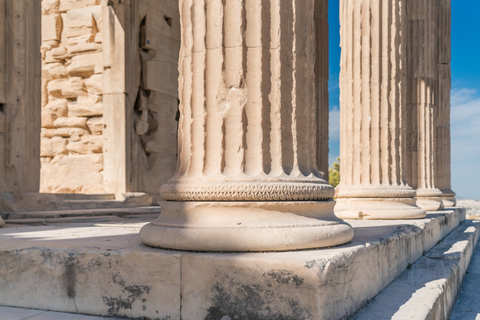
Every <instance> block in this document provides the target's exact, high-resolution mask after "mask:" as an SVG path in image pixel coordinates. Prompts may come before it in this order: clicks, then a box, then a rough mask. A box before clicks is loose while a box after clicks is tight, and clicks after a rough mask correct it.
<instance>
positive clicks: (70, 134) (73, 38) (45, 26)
mask: <svg viewBox="0 0 480 320" xmlns="http://www.w3.org/2000/svg"><path fill="white" fill-rule="evenodd" d="M101 2H102V1H101V0H42V45H41V53H42V131H41V163H42V168H41V187H40V191H41V192H62V193H101V192H104V188H103V174H102V172H103V156H102V153H103V150H102V146H103V136H102V131H103V104H102V100H103V99H102V93H103V91H102V90H103V89H102V81H103V80H102V78H103V75H102V73H103V55H102V23H101V16H102V3H101Z"/></svg>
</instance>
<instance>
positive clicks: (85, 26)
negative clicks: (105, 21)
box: [68, 15, 96, 38]
mask: <svg viewBox="0 0 480 320" xmlns="http://www.w3.org/2000/svg"><path fill="white" fill-rule="evenodd" d="M95 28H96V23H95V19H94V18H93V16H91V15H90V17H88V18H84V19H75V20H72V19H70V20H69V22H68V37H69V38H73V37H79V36H84V35H91V34H95V33H96V29H95Z"/></svg>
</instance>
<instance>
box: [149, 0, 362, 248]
mask: <svg viewBox="0 0 480 320" xmlns="http://www.w3.org/2000/svg"><path fill="white" fill-rule="evenodd" d="M314 9H315V1H314V0H290V1H284V0H230V1H222V0H180V14H181V22H182V44H181V51H180V61H179V65H180V78H179V86H180V92H179V96H180V99H181V105H180V113H181V117H180V123H179V130H178V134H179V151H178V168H177V172H176V174H175V176H174V177H173V178H172V179H171V180H170V181H169V182H168V183H167V184H166V185H164V186H163V187H162V189H161V194H162V196H163V197H164V198H165V199H167V200H170V201H166V202H163V203H162V204H161V206H162V214H161V215H160V217H159V218H158V219H157V220H155V221H153V222H152V223H150V224H148V225H146V226H145V227H144V228H143V229H142V230H141V233H140V237H141V239H142V241H143V242H144V243H146V244H147V245H150V246H155V247H164V248H172V249H180V250H200V251H257V250H262V251H263V250H294V249H305V248H316V247H324V246H332V245H338V244H343V243H345V242H348V241H350V240H351V238H352V237H353V230H352V228H351V227H350V226H349V225H348V224H345V223H343V222H342V221H341V220H339V219H338V218H336V217H335V215H334V214H333V205H334V202H333V201H332V197H333V194H334V190H333V188H332V187H331V186H330V185H328V184H327V183H326V181H325V180H323V179H322V178H321V175H320V173H319V171H318V168H317V155H316V143H317V139H316V125H317V124H316V122H317V120H316V116H315V114H316V101H315V68H313V67H312V66H314V64H315V20H314V12H315V10H314Z"/></svg>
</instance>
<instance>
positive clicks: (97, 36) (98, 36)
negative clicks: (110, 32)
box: [95, 32, 103, 43]
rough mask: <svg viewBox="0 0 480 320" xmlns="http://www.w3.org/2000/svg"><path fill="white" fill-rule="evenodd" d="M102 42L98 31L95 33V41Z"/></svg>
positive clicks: (101, 35) (101, 36)
mask: <svg viewBox="0 0 480 320" xmlns="http://www.w3.org/2000/svg"><path fill="white" fill-rule="evenodd" d="M102 42H103V34H102V33H101V32H98V33H97V34H96V35H95V43H102Z"/></svg>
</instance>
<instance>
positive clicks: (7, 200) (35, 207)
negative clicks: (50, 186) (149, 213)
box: [0, 192, 152, 218]
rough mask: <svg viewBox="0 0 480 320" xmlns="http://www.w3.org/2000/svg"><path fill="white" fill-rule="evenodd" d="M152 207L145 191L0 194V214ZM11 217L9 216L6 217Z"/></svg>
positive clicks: (150, 197) (150, 198)
mask: <svg viewBox="0 0 480 320" xmlns="http://www.w3.org/2000/svg"><path fill="white" fill-rule="evenodd" d="M151 205H152V196H151V195H150V194H148V193H143V192H130V193H118V194H115V195H113V197H112V194H55V193H33V192H32V193H0V213H1V214H2V216H3V217H4V218H5V215H6V214H7V215H8V214H11V213H25V212H38V211H54V210H86V209H115V208H135V207H146V206H151ZM7 218H8V216H7Z"/></svg>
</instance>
